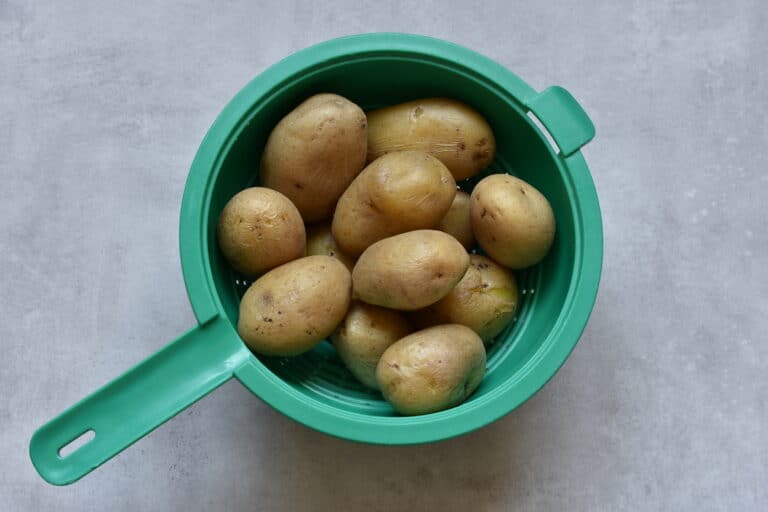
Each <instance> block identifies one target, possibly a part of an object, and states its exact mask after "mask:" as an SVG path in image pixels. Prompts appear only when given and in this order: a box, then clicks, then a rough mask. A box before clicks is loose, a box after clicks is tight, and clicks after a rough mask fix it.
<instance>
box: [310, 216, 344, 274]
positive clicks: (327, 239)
mask: <svg viewBox="0 0 768 512" xmlns="http://www.w3.org/2000/svg"><path fill="white" fill-rule="evenodd" d="M314 255H325V256H331V257H333V258H336V259H337V260H339V261H340V262H342V263H343V264H344V266H345V267H347V268H348V269H349V271H350V272H352V268H353V267H354V266H355V260H354V259H353V258H350V257H349V256H347V255H346V254H345V253H344V252H342V250H341V248H340V247H339V246H338V244H337V243H336V240H334V239H333V233H331V223H330V222H323V223H320V224H313V225H311V226H307V256H314Z"/></svg>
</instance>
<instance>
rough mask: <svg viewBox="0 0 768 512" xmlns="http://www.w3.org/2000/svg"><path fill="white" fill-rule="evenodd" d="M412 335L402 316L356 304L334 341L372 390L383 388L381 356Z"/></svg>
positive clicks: (345, 360)
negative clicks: (378, 374)
mask: <svg viewBox="0 0 768 512" xmlns="http://www.w3.org/2000/svg"><path fill="white" fill-rule="evenodd" d="M410 332H411V326H410V324H409V323H408V320H406V318H405V317H404V316H403V314H402V313H399V312H397V311H393V310H391V309H386V308H381V307H379V306H371V305H370V304H366V303H365V302H354V303H353V304H352V307H350V308H349V312H347V316H346V317H344V321H343V322H342V323H341V325H339V327H338V329H336V331H335V332H334V333H333V335H331V341H333V346H334V348H336V352H338V354H339V357H341V360H342V361H344V364H345V365H346V366H347V368H348V369H349V371H350V372H352V375H354V376H355V378H356V379H357V380H359V381H360V382H362V383H363V384H364V385H366V386H368V387H369V388H372V389H379V385H378V383H377V382H376V365H377V364H378V363H379V359H380V358H381V354H383V353H384V351H385V350H386V349H387V348H389V346H390V345H392V344H393V343H394V342H396V341H397V340H399V339H400V338H403V337H405V336H407V335H408V333H410Z"/></svg>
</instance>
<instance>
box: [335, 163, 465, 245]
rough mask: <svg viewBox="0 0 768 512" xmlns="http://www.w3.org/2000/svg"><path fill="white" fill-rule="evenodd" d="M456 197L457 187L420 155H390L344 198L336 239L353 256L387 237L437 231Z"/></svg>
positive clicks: (441, 168)
mask: <svg viewBox="0 0 768 512" xmlns="http://www.w3.org/2000/svg"><path fill="white" fill-rule="evenodd" d="M455 195H456V182H455V181H454V179H453V177H452V176H451V173H450V172H449V171H448V169H446V167H445V166H444V165H443V164H442V163H440V161H439V160H437V159H436V158H434V157H432V156H429V155H428V154H426V153H423V152H421V151H401V152H396V153H389V154H387V155H385V156H382V157H381V158H379V159H377V160H375V161H374V162H372V163H371V164H370V165H368V167H366V168H365V169H364V170H363V172H361V173H360V175H359V176H357V178H355V180H354V181H353V182H352V184H351V185H350V186H349V188H348V189H347V190H346V191H345V192H344V194H343V195H342V196H341V198H340V199H339V203H338V205H336V212H335V213H334V215H333V226H332V229H333V237H334V239H335V240H336V243H337V244H339V247H341V248H342V250H343V251H344V252H346V253H347V254H349V255H350V256H353V257H355V256H359V255H360V254H361V253H362V252H363V251H364V250H365V249H366V248H367V247H368V246H369V245H371V244H372V243H374V242H376V241H378V240H381V239H383V238H386V237H388V236H392V235H396V234H398V233H404V232H406V231H412V230H415V229H424V228H432V227H434V226H435V225H436V224H437V223H438V222H440V220H441V219H442V218H443V217H444V216H445V214H446V212H448V209H449V208H450V207H451V203H452V202H453V197H454V196H455Z"/></svg>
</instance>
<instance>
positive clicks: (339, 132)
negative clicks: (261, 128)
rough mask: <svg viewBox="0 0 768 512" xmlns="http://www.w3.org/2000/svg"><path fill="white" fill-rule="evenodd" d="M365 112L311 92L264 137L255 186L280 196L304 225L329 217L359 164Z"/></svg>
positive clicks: (362, 159)
mask: <svg viewBox="0 0 768 512" xmlns="http://www.w3.org/2000/svg"><path fill="white" fill-rule="evenodd" d="M366 127H367V121H366V117H365V113H364V112H363V111H362V110H361V109H360V107H358V106H357V105H355V104H354V103H352V102H351V101H349V100H348V99H346V98H343V97H341V96H338V95H336V94H317V95H315V96H312V97H310V98H309V99H307V100H306V101H304V102H303V103H302V104H301V105H299V106H298V107H296V108H295V109H294V110H293V111H292V112H291V113H289V114H288V115H287V116H285V117H284V118H283V119H282V120H281V121H280V122H279V123H278V124H277V126H275V128H274V129H273V130H272V133H270V135H269V139H268V140H267V144H266V146H265V147H264V153H263V155H262V160H261V171H260V173H261V182H262V184H263V185H264V186H266V187H269V188H273V189H275V190H277V191H279V192H282V193H283V194H285V195H286V196H287V197H288V198H289V199H290V200H291V201H293V203H294V204H295V205H296V208H298V209H299V212H301V216H302V217H303V218H304V222H306V223H307V224H309V223H312V222H318V221H321V220H325V219H329V218H330V217H331V215H332V213H333V208H334V206H335V205H336V201H337V200H338V199H339V196H341V194H342V193H343V192H344V190H346V188H347V186H349V184H350V183H351V182H352V180H353V179H354V178H355V176H357V174H358V173H359V172H360V171H361V170H362V169H363V167H364V166H365V155H366V145H367V128H366Z"/></svg>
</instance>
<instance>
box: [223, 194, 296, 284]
mask: <svg viewBox="0 0 768 512" xmlns="http://www.w3.org/2000/svg"><path fill="white" fill-rule="evenodd" d="M217 235H218V239H219V247H220V248H221V252H222V253H224V258H226V260H227V261H228V262H229V264H230V265H231V266H232V267H233V268H234V269H235V270H237V271H238V272H241V273H243V274H245V275H247V276H249V277H255V276H257V275H259V274H261V273H263V272H266V271H267V270H270V269H272V268H274V267H276V266H278V265H282V264H283V263H287V262H289V261H291V260H295V259H296V258H300V257H301V256H303V255H304V241H305V237H306V234H305V232H304V223H303V222H302V221H301V215H300V214H299V211H298V210H297V209H296V207H295V206H294V205H293V203H291V201H290V200H289V199H288V198H287V197H285V196H284V195H283V194H281V193H280V192H276V191H274V190H270V189H268V188H262V187H252V188H247V189H245V190H242V191H240V192H238V193H237V194H235V196H234V197H232V199H230V200H229V202H228V203H227V204H226V205H225V206H224V210H222V212H221V216H220V217H219V225H218V230H217Z"/></svg>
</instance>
